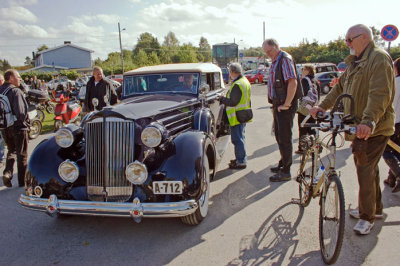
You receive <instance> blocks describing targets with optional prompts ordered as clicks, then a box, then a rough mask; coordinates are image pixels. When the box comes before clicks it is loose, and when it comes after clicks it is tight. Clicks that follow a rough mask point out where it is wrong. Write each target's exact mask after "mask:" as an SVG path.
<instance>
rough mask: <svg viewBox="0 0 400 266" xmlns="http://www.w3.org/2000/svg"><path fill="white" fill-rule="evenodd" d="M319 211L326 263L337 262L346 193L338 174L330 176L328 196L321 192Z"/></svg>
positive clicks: (342, 228)
mask: <svg viewBox="0 0 400 266" xmlns="http://www.w3.org/2000/svg"><path fill="white" fill-rule="evenodd" d="M320 205H321V206H320V212H319V243H320V247H321V254H322V259H323V261H324V262H325V263H326V264H333V263H335V262H336V260H337V258H338V257H339V254H340V249H341V248H342V243H343V235H344V223H345V217H344V212H345V210H344V193H343V186H342V183H341V182H340V179H339V177H338V176H337V175H332V176H330V177H329V178H328V184H327V185H326V196H325V197H323V195H322V194H321V201H320Z"/></svg>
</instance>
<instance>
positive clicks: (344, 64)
mask: <svg viewBox="0 0 400 266" xmlns="http://www.w3.org/2000/svg"><path fill="white" fill-rule="evenodd" d="M337 67H338V70H339V71H340V72H344V71H345V70H346V68H347V64H346V63H345V62H340V63H339V64H338V65H337Z"/></svg>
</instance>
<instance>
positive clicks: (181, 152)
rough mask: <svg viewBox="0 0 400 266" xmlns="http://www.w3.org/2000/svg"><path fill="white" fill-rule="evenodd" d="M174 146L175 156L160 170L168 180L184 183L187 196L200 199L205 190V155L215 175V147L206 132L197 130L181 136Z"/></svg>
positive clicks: (176, 139)
mask: <svg viewBox="0 0 400 266" xmlns="http://www.w3.org/2000/svg"><path fill="white" fill-rule="evenodd" d="M173 144H174V148H175V153H174V155H173V156H171V157H169V158H168V159H167V160H166V161H165V163H164V164H163V165H162V166H161V168H160V169H159V170H160V171H161V172H162V173H164V174H165V179H166V180H180V181H182V182H183V183H184V187H186V190H185V191H184V194H186V195H185V196H188V197H191V198H196V199H198V198H199V197H200V195H201V192H202V189H203V187H202V185H203V182H202V173H203V165H202V164H203V158H204V156H205V155H207V157H208V160H209V165H210V170H214V171H212V173H215V146H214V144H213V142H212V141H211V139H210V137H209V136H208V135H207V134H206V133H205V132H201V131H195V130H191V131H187V132H185V133H182V134H180V135H179V136H178V137H176V138H175V139H174V140H173ZM210 172H211V171H210ZM211 177H212V176H211Z"/></svg>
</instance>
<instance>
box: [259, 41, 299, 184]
mask: <svg viewBox="0 0 400 266" xmlns="http://www.w3.org/2000/svg"><path fill="white" fill-rule="evenodd" d="M263 49H264V52H265V53H266V54H267V56H268V57H270V58H271V59H272V64H271V68H270V70H269V76H268V100H269V102H270V103H272V107H273V115H274V130H275V139H276V142H277V143H278V146H279V152H280V154H281V158H280V160H279V162H278V166H276V167H271V169H270V170H271V172H273V173H276V174H275V175H273V176H271V177H270V178H269V180H270V181H271V182H281V181H289V180H291V174H290V167H291V165H292V151H293V145H292V129H293V119H294V115H295V114H296V111H297V99H298V97H299V95H298V94H299V93H300V94H302V93H301V90H300V85H299V82H298V76H297V74H296V66H295V63H294V61H293V59H292V57H291V56H290V55H289V54H288V53H286V52H284V51H282V50H281V49H280V48H279V45H278V42H277V41H276V40H275V39H267V40H265V41H264V43H263Z"/></svg>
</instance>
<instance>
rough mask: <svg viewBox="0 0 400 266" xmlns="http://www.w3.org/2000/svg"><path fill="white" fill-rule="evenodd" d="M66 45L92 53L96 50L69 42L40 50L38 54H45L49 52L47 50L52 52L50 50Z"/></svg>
mask: <svg viewBox="0 0 400 266" xmlns="http://www.w3.org/2000/svg"><path fill="white" fill-rule="evenodd" d="M66 46H71V47H74V48H77V49H80V50H83V51H88V52H90V53H93V52H94V51H93V50H89V49H86V48H83V47H80V46H77V45H74V44H71V43H67V44H63V45H60V46H56V47H54V48H49V49H46V50H43V51H40V52H38V53H37V54H38V55H40V54H44V53H47V52H50V51H53V50H57V49H60V48H63V47H66Z"/></svg>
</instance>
